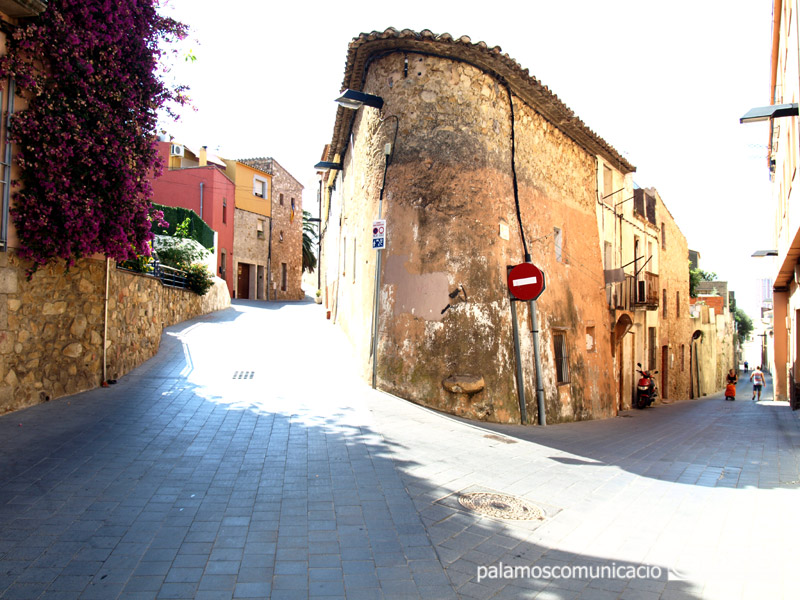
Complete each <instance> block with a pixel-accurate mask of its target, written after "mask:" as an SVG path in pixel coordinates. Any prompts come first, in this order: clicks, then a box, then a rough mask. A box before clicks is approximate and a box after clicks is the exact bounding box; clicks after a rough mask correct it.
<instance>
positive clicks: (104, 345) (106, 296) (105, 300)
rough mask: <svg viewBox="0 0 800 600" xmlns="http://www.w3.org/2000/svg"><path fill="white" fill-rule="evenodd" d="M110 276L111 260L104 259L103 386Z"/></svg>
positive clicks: (105, 375)
mask: <svg viewBox="0 0 800 600" xmlns="http://www.w3.org/2000/svg"><path fill="white" fill-rule="evenodd" d="M110 276H111V259H110V258H108V257H106V293H105V297H104V299H103V382H102V384H103V385H105V383H106V381H108V374H107V373H106V347H107V346H108V344H107V341H108V280H109V277H110Z"/></svg>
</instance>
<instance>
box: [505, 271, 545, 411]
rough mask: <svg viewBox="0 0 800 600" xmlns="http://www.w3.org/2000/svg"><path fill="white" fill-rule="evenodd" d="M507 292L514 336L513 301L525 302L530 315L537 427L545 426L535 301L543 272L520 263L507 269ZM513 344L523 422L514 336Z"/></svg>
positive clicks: (541, 283)
mask: <svg viewBox="0 0 800 600" xmlns="http://www.w3.org/2000/svg"><path fill="white" fill-rule="evenodd" d="M507 280H508V291H509V292H511V296H512V300H511V302H512V315H513V316H514V328H515V334H516V327H517V319H516V310H514V305H513V302H514V300H515V299H516V300H522V301H527V302H528V303H529V306H530V313H531V333H532V334H533V362H534V366H535V369H536V407H537V410H538V413H539V425H547V416H546V415H545V410H544V383H543V381H542V361H541V356H540V354H539V319H538V314H537V312H536V299H537V298H538V297H539V296H541V295H542V292H544V290H545V287H546V284H545V277H544V272H542V271H541V269H539V268H538V267H537V266H535V265H533V264H531V263H522V264H519V265H516V266H514V267H510V268H509V269H508V277H507ZM514 343H515V346H516V350H517V380H518V384H517V385H518V386H519V388H520V414H521V417H522V419H523V420H522V422H523V423H524V422H525V408H524V402H525V392H524V390H523V389H522V383H521V379H520V376H521V371H522V369H521V365H520V359H519V339H518V334H516V335H515V339H514Z"/></svg>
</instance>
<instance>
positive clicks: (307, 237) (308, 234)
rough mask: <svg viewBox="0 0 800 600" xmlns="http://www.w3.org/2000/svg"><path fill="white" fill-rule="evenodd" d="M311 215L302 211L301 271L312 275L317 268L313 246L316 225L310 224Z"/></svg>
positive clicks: (315, 240) (315, 238)
mask: <svg viewBox="0 0 800 600" xmlns="http://www.w3.org/2000/svg"><path fill="white" fill-rule="evenodd" d="M309 219H311V213H310V212H308V211H307V210H304V211H303V270H304V271H308V272H309V273H313V272H314V269H316V268H317V256H316V255H315V254H314V244H316V243H317V230H316V227H317V225H316V224H315V223H312V222H311V221H310V220H309Z"/></svg>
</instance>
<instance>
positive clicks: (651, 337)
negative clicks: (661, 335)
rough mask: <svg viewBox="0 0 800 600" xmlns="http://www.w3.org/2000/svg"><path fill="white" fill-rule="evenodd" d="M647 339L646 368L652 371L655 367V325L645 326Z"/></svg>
mask: <svg viewBox="0 0 800 600" xmlns="http://www.w3.org/2000/svg"><path fill="white" fill-rule="evenodd" d="M647 341H648V344H649V346H648V348H647V355H648V363H647V365H648V366H647V368H648V370H650V371H652V370H653V369H655V368H656V328H655V327H648V328H647Z"/></svg>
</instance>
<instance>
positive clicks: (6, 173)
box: [0, 77, 17, 252]
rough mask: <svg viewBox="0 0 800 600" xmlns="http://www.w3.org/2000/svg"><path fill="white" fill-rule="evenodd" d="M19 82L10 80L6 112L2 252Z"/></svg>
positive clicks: (0, 235)
mask: <svg viewBox="0 0 800 600" xmlns="http://www.w3.org/2000/svg"><path fill="white" fill-rule="evenodd" d="M16 87H17V82H16V80H15V79H14V78H13V77H9V78H8V111H7V112H6V137H5V140H4V144H5V148H4V152H3V215H2V217H3V223H2V229H0V238H2V239H1V240H0V243H2V245H3V247H2V251H3V252H6V251H7V250H8V208H9V203H10V202H9V199H10V195H11V143H10V142H9V141H8V131H9V127H11V115H12V114H13V113H14V94H15V93H16Z"/></svg>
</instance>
